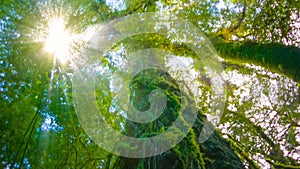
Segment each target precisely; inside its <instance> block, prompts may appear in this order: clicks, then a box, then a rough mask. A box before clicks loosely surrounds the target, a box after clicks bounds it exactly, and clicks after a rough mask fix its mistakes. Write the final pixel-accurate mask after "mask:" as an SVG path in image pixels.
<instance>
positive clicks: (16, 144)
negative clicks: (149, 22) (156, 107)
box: [0, 0, 300, 168]
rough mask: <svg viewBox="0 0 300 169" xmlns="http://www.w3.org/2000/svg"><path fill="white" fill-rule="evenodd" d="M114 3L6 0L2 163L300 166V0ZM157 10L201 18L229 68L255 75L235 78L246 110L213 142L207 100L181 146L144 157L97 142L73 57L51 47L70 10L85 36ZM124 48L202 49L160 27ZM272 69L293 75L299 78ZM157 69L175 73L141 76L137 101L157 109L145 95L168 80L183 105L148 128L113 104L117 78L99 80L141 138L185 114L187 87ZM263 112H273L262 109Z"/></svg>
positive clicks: (75, 29) (103, 104)
mask: <svg viewBox="0 0 300 169" xmlns="http://www.w3.org/2000/svg"><path fill="white" fill-rule="evenodd" d="M112 4H114V3H108V1H107V2H106V1H103V0H94V1H88V0H79V1H71V0H69V1H60V0H57V1H54V0H53V1H46V2H43V1H30V0H23V1H17V0H0V46H1V50H0V94H1V95H0V105H1V106H0V121H1V123H0V149H1V152H0V168H130V167H131V168H172V167H173V168H204V167H207V168H233V167H236V168H242V165H244V166H245V167H248V168H262V167H264V168H268V167H273V168H297V166H299V162H300V159H299V158H300V157H299V147H300V146H299V144H300V143H299V137H300V131H299V128H300V126H299V120H300V117H299V112H300V106H299V104H300V102H299V100H300V93H299V81H300V72H299V70H300V57H299V56H300V52H299V48H297V47H299V43H300V35H299V29H300V27H299V23H300V2H299V0H294V1H289V0H282V1H280V2H277V1H275V0H256V1H255V0H231V1H229V0H226V1H218V0H211V1H167V0H161V1H152V0H143V1H138V0H133V1H124V2H121V3H119V4H118V5H115V6H114V5H112ZM115 4H116V2H115ZM222 4H223V5H222ZM153 11H161V12H164V13H165V14H166V15H167V14H169V13H173V14H176V15H178V16H180V17H183V18H185V19H188V20H189V21H190V22H192V23H193V24H195V25H196V26H197V27H199V28H200V29H201V30H203V31H204V32H205V33H206V35H208V36H209V38H211V39H212V43H213V44H214V46H215V47H216V50H217V51H218V53H219V54H220V56H221V57H222V58H224V59H226V61H225V62H224V67H225V68H226V71H227V73H228V74H229V75H231V74H234V73H236V74H238V75H240V76H241V75H245V76H246V77H247V78H248V81H247V80H245V81H244V82H243V83H244V84H243V85H240V86H239V85H238V84H237V82H238V80H236V81H235V82H234V81H231V80H230V79H227V81H228V84H229V87H228V102H227V106H228V107H234V106H235V107H238V110H235V109H234V108H227V109H226V110H225V113H224V115H223V117H222V120H221V125H220V126H219V128H220V130H221V131H219V130H218V131H216V132H215V133H214V134H213V136H212V137H211V138H210V139H209V140H208V141H207V142H205V143H203V144H199V143H198V140H197V139H198V137H199V133H200V131H201V129H202V126H203V122H204V121H205V119H206V117H205V116H204V115H203V114H205V113H206V112H207V109H208V108H207V104H208V103H207V102H203V105H199V107H201V108H202V109H201V110H198V111H199V114H198V117H197V121H196V123H195V125H194V126H193V129H192V130H191V131H190V132H189V134H188V135H187V137H186V138H185V139H184V140H183V141H182V142H181V143H180V144H178V145H177V146H176V147H175V148H173V149H172V150H170V151H168V152H165V153H163V154H161V155H158V156H154V157H149V158H143V159H129V158H124V157H118V156H116V155H113V154H110V153H109V152H106V151H105V150H103V149H101V148H100V147H99V146H98V145H96V143H94V142H93V140H91V138H89V136H88V135H86V133H85V131H84V130H83V128H82V127H81V125H80V123H79V121H78V119H77V116H76V112H75V110H74V107H73V98H72V97H73V96H72V76H73V75H72V73H73V72H72V68H73V67H72V63H71V62H72V61H70V62H69V63H67V64H65V65H63V64H61V63H60V62H59V61H58V60H57V61H56V60H55V59H56V58H54V57H53V56H52V55H51V54H49V53H46V52H45V51H44V43H45V38H46V36H47V34H48V32H47V30H48V22H49V20H51V19H52V18H56V17H62V18H64V19H65V20H66V21H67V24H66V28H67V29H68V30H70V32H72V33H73V34H78V35H79V34H83V33H84V32H85V30H86V29H88V28H90V26H92V25H94V24H101V23H105V22H108V21H110V20H112V19H115V18H119V17H121V16H126V15H130V14H133V13H140V12H153ZM287 45H289V46H287ZM81 47H82V46H80V45H78V46H77V48H76V50H80V49H81ZM122 48H125V49H126V50H127V52H134V51H138V50H140V49H146V48H160V49H163V50H166V51H169V52H172V53H174V54H175V55H178V56H193V55H195V54H194V53H193V52H192V51H191V50H190V49H189V48H188V47H186V46H185V45H183V44H178V43H173V42H171V39H168V38H166V37H162V36H160V35H153V34H148V35H140V36H135V37H132V38H131V39H126V40H124V41H122V42H120V43H119V44H116V46H114V47H112V51H113V52H116V51H117V50H119V49H122ZM99 60H100V62H101V63H102V64H103V65H106V66H107V68H109V69H110V70H111V71H113V70H114V69H116V67H117V66H118V65H116V63H115V61H114V58H113V57H111V56H109V55H108V56H107V57H101V58H100V59H99ZM139 62H143V61H139ZM241 63H254V64H256V65H260V66H264V67H266V68H267V69H269V70H267V71H264V70H261V69H259V70H258V69H254V68H251V69H250V68H245V67H244V66H240V65H239V64H241ZM144 64H145V63H144ZM236 70H237V71H236ZM271 71H275V72H278V73H283V74H285V75H286V76H288V77H289V78H291V79H293V80H295V81H296V82H294V81H292V80H290V79H288V78H286V77H284V76H281V75H278V74H272V72H271ZM152 73H154V74H155V73H157V72H155V71H154V72H152ZM270 74H271V75H270ZM229 75H228V76H229ZM99 76H100V77H101V74H100V75H99ZM148 76H150V77H151V78H150V79H152V82H153V80H154V79H155V78H157V77H165V76H164V75H162V76H156V75H151V73H150V74H147V73H145V72H144V74H140V76H137V77H136V79H135V81H133V82H132V85H133V87H132V88H131V92H132V93H135V96H138V97H132V98H131V99H132V102H133V105H134V106H135V107H139V108H140V109H141V110H144V109H147V108H148V107H149V102H147V97H142V95H147V94H148V93H149V91H151V90H152V89H153V88H155V87H156V85H158V84H160V85H163V86H165V88H164V90H165V92H166V93H167V97H168V104H169V105H170V106H175V108H173V109H172V110H170V111H169V110H166V112H165V116H163V117H161V118H160V119H159V120H158V121H156V122H153V123H152V125H149V126H148V125H138V128H139V130H132V129H131V128H130V127H131V126H132V124H131V123H130V122H129V121H126V120H124V117H122V116H119V115H118V112H117V111H118V109H115V110H114V111H115V112H112V110H111V105H112V100H113V95H112V94H111V93H109V81H108V79H105V78H103V77H102V79H101V80H102V81H101V84H102V86H100V85H99V86H97V87H96V94H95V95H96V98H97V101H98V102H97V104H98V107H99V109H100V110H101V111H102V112H105V114H104V116H105V119H106V120H107V121H108V123H109V124H111V125H112V126H113V128H115V129H116V130H119V131H120V132H123V133H127V134H128V135H134V136H136V137H137V136H141V137H148V136H150V135H155V134H158V133H160V132H163V130H165V129H166V128H167V127H168V126H169V125H170V124H171V123H172V120H174V118H176V117H177V116H180V114H179V115H178V113H177V112H176V110H177V109H178V107H177V108H176V106H178V105H177V104H178V100H176V99H177V97H176V91H177V90H178V89H177V86H176V85H174V83H173V81H172V80H170V79H169V80H170V81H171V82H172V83H170V81H169V82H168V83H167V82H165V81H164V80H163V79H159V78H157V79H156V80H157V81H156V82H155V83H156V84H155V85H152V86H151V85H149V81H147V80H148V79H147V78H148ZM252 76H255V77H252ZM154 77H155V78H154ZM199 79H200V80H199V83H203V89H202V90H203V93H205V94H203V99H204V100H209V88H210V82H209V80H207V79H206V78H205V77H201V78H199ZM233 79H234V78H233ZM249 79H252V80H249ZM274 81H275V82H276V84H277V85H278V86H280V87H277V88H275V89H274V88H268V87H270V86H272V85H274V83H275V82H274ZM99 84H100V83H99ZM250 84H252V85H253V86H255V85H256V86H260V85H261V86H262V87H260V90H259V89H257V90H258V91H259V92H260V93H263V94H257V92H255V91H256V90H254V89H252V88H251V86H250V88H251V91H252V93H251V94H252V95H251V97H250V96H249V97H248V96H243V95H239V96H237V95H236V93H243V92H246V91H248V88H249V85H250ZM247 85H248V86H247ZM166 86H167V87H166ZM275 86H276V85H275ZM247 87H248V88H247ZM254 88H255V87H254ZM273 89H274V90H275V91H274V92H275V93H276V92H277V93H276V94H277V95H275V96H276V98H277V101H274V100H272V98H274V97H275V96H274V95H272V93H273V92H272V91H273ZM249 90H250V89H249ZM268 90H269V91H268ZM278 91H279V93H278ZM280 93H282V94H280ZM260 96H264V98H265V97H267V98H268V99H270V100H271V101H270V102H271V103H272V104H271V107H266V106H260V105H258V103H259V102H262V101H261V100H258V99H257V98H260ZM277 96H278V97H277ZM167 107H169V106H167ZM250 110H251V111H250ZM261 112H264V113H265V114H264V115H261V114H260V113H261ZM274 112H275V113H276V115H275V116H274V119H276V120H274V121H272V122H270V123H262V122H261V123H258V122H259V121H260V120H263V121H268V120H269V119H268V118H267V117H265V115H266V114H267V115H269V114H273V113H274ZM257 116H259V118H257ZM166 117H167V118H166ZM275 117H276V118H275ZM233 119H234V120H233ZM253 119H254V120H253ZM255 120H256V121H255ZM161 125H163V126H165V128H163V127H161ZM151 127H152V128H151ZM225 129H226V130H225ZM268 129H272V131H270V130H268ZM246 130H247V132H246ZM128 131H129V132H128ZM222 135H223V136H226V139H224V138H222ZM297 154H298V156H297ZM262 161H263V162H262ZM242 163H243V164H242Z"/></svg>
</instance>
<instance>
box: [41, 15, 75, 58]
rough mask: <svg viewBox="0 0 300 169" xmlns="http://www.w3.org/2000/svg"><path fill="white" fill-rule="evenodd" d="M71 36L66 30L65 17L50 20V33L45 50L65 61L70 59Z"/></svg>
mask: <svg viewBox="0 0 300 169" xmlns="http://www.w3.org/2000/svg"><path fill="white" fill-rule="evenodd" d="M70 42H71V36H70V34H69V32H67V31H66V30H65V23H64V20H63V19H60V18H58V19H54V20H52V21H51V22H49V34H48V37H47V39H46V43H45V51H47V52H49V53H51V54H53V55H54V57H56V58H57V59H59V60H60V62H61V63H65V62H66V61H67V60H68V55H69V50H70Z"/></svg>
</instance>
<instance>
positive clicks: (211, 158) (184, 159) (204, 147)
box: [108, 69, 244, 169]
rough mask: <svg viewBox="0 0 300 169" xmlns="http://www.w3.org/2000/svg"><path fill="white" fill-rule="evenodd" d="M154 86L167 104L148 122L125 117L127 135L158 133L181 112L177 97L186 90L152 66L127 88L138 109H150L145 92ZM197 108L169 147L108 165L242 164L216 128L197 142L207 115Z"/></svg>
mask: <svg viewBox="0 0 300 169" xmlns="http://www.w3.org/2000/svg"><path fill="white" fill-rule="evenodd" d="M156 88H160V89H162V90H163V91H164V94H165V95H166V97H167V104H166V108H165V110H164V112H163V114H162V115H161V116H160V117H159V118H158V119H156V120H155V121H153V122H151V123H150V124H148V123H146V124H145V123H135V122H132V121H127V123H126V126H125V130H126V135H129V136H132V137H151V136H154V135H156V134H160V132H161V130H162V128H164V129H165V130H166V129H167V128H168V126H170V125H172V123H173V122H174V119H176V118H177V117H178V116H180V115H181V112H180V106H181V105H180V103H181V101H180V99H191V98H190V97H189V96H188V95H187V94H186V93H183V94H182V95H181V96H179V93H180V92H179V88H178V86H177V84H176V82H175V81H174V80H173V79H172V78H171V77H170V75H168V74H167V73H164V72H162V71H161V70H153V69H152V70H146V71H143V72H142V73H139V74H138V75H137V76H136V77H135V78H134V79H133V81H132V83H131V88H130V90H131V93H132V95H133V96H134V97H131V102H132V104H133V106H134V107H136V108H138V109H140V110H147V109H149V106H150V103H149V101H148V95H149V94H150V92H151V91H152V90H155V89H156ZM133 93H134V94H133ZM190 106H193V105H190ZM190 108H192V107H190ZM197 112H198V115H197V119H196V122H195V124H194V126H193V127H192V129H191V130H190V131H189V133H188V134H187V136H186V137H185V138H184V139H183V140H182V141H181V142H180V143H179V144H177V145H176V146H175V147H174V148H172V149H171V150H169V151H167V152H164V153H162V154H159V155H156V156H152V157H148V158H126V157H118V158H117V160H116V162H115V163H114V164H113V166H109V167H108V168H117V169H124V168H126V169H135V168H145V169H146V168H147V169H148V168H149V169H150V168H157V169H181V168H184V169H185V168H191V169H198V168H222V169H226V168H228V169H239V168H244V166H243V163H242V161H241V160H240V159H239V157H238V155H237V154H235V152H234V151H233V150H232V148H231V147H230V144H229V142H228V141H226V140H225V139H224V138H222V136H221V135H220V134H219V133H218V132H216V131H215V132H214V133H213V134H212V135H211V137H210V138H209V139H208V140H207V141H205V142H204V143H202V144H200V143H199V142H198V138H199V135H200V132H201V130H202V127H203V125H204V122H205V120H206V117H205V116H204V115H203V112H201V111H199V110H198V111H197ZM154 146H155V145H154Z"/></svg>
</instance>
